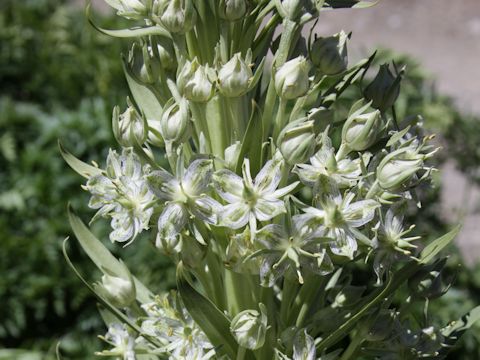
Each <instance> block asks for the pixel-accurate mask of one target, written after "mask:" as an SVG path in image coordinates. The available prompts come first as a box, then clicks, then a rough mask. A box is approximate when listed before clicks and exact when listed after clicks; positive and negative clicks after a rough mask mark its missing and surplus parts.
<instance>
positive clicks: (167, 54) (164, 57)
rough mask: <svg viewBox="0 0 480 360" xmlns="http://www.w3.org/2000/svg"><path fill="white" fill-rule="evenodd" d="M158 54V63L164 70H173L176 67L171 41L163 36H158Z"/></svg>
mask: <svg viewBox="0 0 480 360" xmlns="http://www.w3.org/2000/svg"><path fill="white" fill-rule="evenodd" d="M157 51H158V56H159V58H160V64H161V65H162V67H163V68H164V69H165V70H167V71H168V70H175V69H176V68H177V58H176V57H175V50H174V49H173V44H172V42H171V41H166V40H165V39H164V38H163V37H159V40H158V43H157Z"/></svg>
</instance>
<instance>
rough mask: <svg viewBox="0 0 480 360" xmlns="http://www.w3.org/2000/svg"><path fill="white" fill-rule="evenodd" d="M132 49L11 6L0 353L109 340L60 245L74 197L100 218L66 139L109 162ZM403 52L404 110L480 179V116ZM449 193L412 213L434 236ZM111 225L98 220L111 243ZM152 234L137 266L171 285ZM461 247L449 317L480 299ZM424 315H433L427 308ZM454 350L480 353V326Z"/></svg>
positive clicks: (56, 14)
mask: <svg viewBox="0 0 480 360" xmlns="http://www.w3.org/2000/svg"><path fill="white" fill-rule="evenodd" d="M119 21H120V20H119V19H118V18H117V17H106V18H104V19H103V20H102V24H105V25H106V26H109V27H111V28H114V27H119V23H118V22H119ZM122 46H123V44H122V43H121V42H119V41H118V40H117V39H110V38H107V37H105V36H103V35H100V34H98V33H96V32H95V31H94V30H93V29H92V28H91V27H90V26H89V25H88V23H87V22H86V20H85V17H84V16H83V14H82V12H81V11H79V10H78V9H76V8H72V7H70V6H68V4H67V2H66V1H62V0H24V1H15V0H3V1H2V2H1V3H0V180H1V181H0V214H1V215H0V246H1V251H0V303H1V304H2V306H1V307H0V349H1V348H23V349H29V350H38V351H41V352H43V353H47V352H48V353H50V354H53V353H54V350H55V346H56V343H57V342H58V340H62V342H61V344H62V350H63V353H65V354H67V356H68V357H69V358H78V359H83V358H89V357H91V354H92V352H93V351H94V350H96V349H98V348H99V346H98V344H97V343H96V334H99V333H103V331H104V329H103V326H102V322H101V320H100V318H99V316H98V313H97V312H96V306H95V301H94V300H93V298H92V297H91V296H90V294H88V292H87V290H86V289H84V288H83V287H82V286H80V284H79V282H78V281H77V279H76V278H75V277H74V276H73V274H72V273H71V272H70V270H69V269H68V268H67V267H66V266H65V262H64V259H63V257H62V255H61V251H60V248H61V241H62V240H63V238H64V237H65V236H67V235H68V234H69V233H70V229H69V227H68V225H67V223H66V215H65V209H66V204H67V201H72V202H73V203H74V206H75V208H76V209H79V210H80V211H79V212H80V213H82V212H83V213H84V214H88V213H90V212H89V210H87V208H86V204H87V202H88V197H87V194H86V193H83V192H82V190H81V189H80V186H79V184H80V183H81V181H82V180H81V179H80V178H79V177H78V176H76V175H75V174H74V173H73V171H71V170H70V169H69V168H68V167H67V166H66V165H65V164H64V162H63V160H62V159H61V157H60V155H59V152H58V147H57V140H58V139H61V141H62V143H63V144H64V145H65V146H66V147H67V148H68V149H69V150H70V151H71V152H73V153H74V154H75V155H76V156H78V157H79V158H82V159H84V160H93V159H96V160H98V161H104V159H105V157H106V153H107V150H108V148H109V147H110V146H112V144H113V142H112V133H111V129H110V116H111V110H112V108H113V106H114V105H115V104H117V103H118V104H122V105H124V104H125V96H126V95H127V93H128V92H127V88H126V84H125V82H124V76H123V72H122V69H121V63H120V61H119V56H120V55H119V54H120V53H121V51H122V50H125V49H123V48H122ZM391 58H395V61H396V64H397V67H399V68H400V67H401V66H402V65H404V64H405V65H407V73H406V74H407V75H406V77H405V79H404V81H403V82H402V92H401V95H400V99H399V104H400V105H399V106H398V108H397V109H396V110H397V112H398V113H399V117H400V118H403V117H405V116H408V115H415V114H423V116H424V121H425V125H426V127H427V128H428V129H429V131H432V132H436V133H437V134H439V135H440V136H439V138H440V140H439V141H440V143H441V144H442V146H443V147H444V149H445V150H444V151H442V154H443V158H441V159H440V160H439V161H440V162H441V161H444V160H445V159H453V160H454V161H455V163H456V164H457V166H458V168H459V169H460V170H461V171H462V172H463V173H464V174H465V175H467V176H468V177H469V178H470V179H471V180H472V181H474V182H477V183H480V171H479V165H480V150H479V148H478V146H477V144H478V143H480V133H479V132H478V130H476V129H478V128H479V122H480V120H479V119H477V118H474V117H470V116H465V115H463V114H462V113H461V112H460V111H459V110H458V109H456V108H455V106H454V103H453V101H452V99H450V98H448V97H445V96H442V95H440V94H438V93H437V92H436V91H435V88H434V86H433V81H432V79H430V78H429V77H428V76H427V75H426V74H425V73H424V72H423V71H422V69H421V67H420V66H418V65H417V64H416V63H415V62H413V61H412V60H411V59H409V58H407V57H399V56H397V55H395V56H394V55H393V54H392V53H390V52H388V51H383V52H381V53H380V54H379V56H378V57H377V60H376V61H377V62H378V63H383V62H387V61H389V59H391ZM373 75H374V74H372V76H373ZM365 82H368V79H366V80H365ZM347 96H348V94H347ZM438 165H440V164H438ZM440 190H441V183H440V180H439V179H438V182H437V184H436V187H435V188H434V189H426V190H425V192H424V193H422V194H420V196H421V198H422V199H423V205H424V206H423V207H422V208H421V209H411V213H410V214H409V216H415V217H417V219H416V221H415V222H416V223H420V224H422V226H421V228H420V229H419V231H420V232H421V233H423V234H429V235H431V236H432V237H433V236H435V235H438V234H440V233H443V232H445V229H446V228H447V227H448V224H447V223H446V221H445V219H443V218H442V215H441V213H440V196H439V194H440ZM106 226H108V224H106V223H102V222H99V223H97V224H95V225H94V227H95V233H96V234H98V235H99V236H100V237H101V238H104V239H107V237H106V236H102V234H106V228H105V227H106ZM143 240H144V241H136V242H135V243H134V244H132V245H131V246H129V247H128V248H127V249H126V252H127V253H126V254H125V257H124V258H125V259H127V262H128V260H130V261H129V264H128V265H129V268H130V269H131V270H132V272H134V273H135V274H136V275H137V276H138V277H140V278H142V279H145V282H146V283H148V284H154V286H157V289H164V288H168V287H170V286H171V285H172V280H173V274H172V272H171V271H170V269H169V267H168V264H167V263H166V262H165V261H164V260H163V258H162V257H160V256H158V255H157V253H156V252H155V251H152V249H153V246H152V245H151V244H150V243H149V242H150V239H143ZM74 244H75V242H71V244H70V245H71V246H74ZM72 251H73V252H72V258H73V259H75V261H76V264H77V265H78V266H79V268H80V269H81V270H82V271H83V272H84V273H85V274H88V275H87V276H89V278H90V279H92V281H94V280H95V279H98V277H96V276H98V275H97V274H95V273H90V270H91V269H92V268H93V267H92V266H90V263H89V260H87V259H86V257H85V256H83V255H82V254H81V252H80V251H79V249H75V248H74V249H72ZM451 251H452V252H453V254H454V255H452V256H451V258H450V260H449V263H450V264H451V265H450V267H449V272H450V275H451V276H452V277H453V276H455V277H456V280H455V282H454V285H453V287H452V289H451V290H450V291H449V292H448V293H447V295H445V296H444V297H443V298H442V299H441V300H440V301H437V303H435V304H433V305H432V307H431V309H430V315H431V316H432V317H433V318H434V319H435V320H436V321H438V322H439V323H442V324H443V323H445V322H447V321H448V319H451V318H456V317H459V316H460V315H462V314H463V313H464V312H466V311H467V310H468V309H470V308H472V307H474V305H476V304H479V303H480V266H476V267H473V268H468V267H466V266H464V265H461V266H460V267H459V266H458V265H457V264H458V263H462V259H461V257H460V256H459V253H458V251H457V250H456V249H451ZM413 311H416V312H418V313H419V314H421V312H422V311H423V309H413ZM13 358H15V359H19V358H21V354H20V353H19V352H17V353H15V354H13V353H12V352H11V351H10V352H7V351H6V350H0V359H13ZM450 358H451V359H478V358H480V328H479V327H478V326H477V327H476V328H474V329H473V331H471V332H470V333H468V334H467V335H466V336H465V337H464V339H463V341H462V342H461V344H460V346H459V348H458V349H456V351H455V352H454V353H453V354H452V355H451V356H450ZM30 359H34V358H30Z"/></svg>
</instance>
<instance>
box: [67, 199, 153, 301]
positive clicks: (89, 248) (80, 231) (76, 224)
mask: <svg viewBox="0 0 480 360" xmlns="http://www.w3.org/2000/svg"><path fill="white" fill-rule="evenodd" d="M68 219H69V221H70V226H71V227H72V230H73V233H74V234H75V236H76V238H77V240H78V242H79V243H80V245H81V246H82V248H83V250H84V251H85V252H86V253H87V255H88V257H89V258H90V259H91V260H92V261H93V262H94V263H95V265H96V266H97V267H98V268H99V269H100V270H101V271H102V272H105V269H108V270H109V271H110V272H112V273H113V274H116V275H117V276H121V275H122V274H123V273H124V271H123V268H122V265H121V264H120V261H118V260H117V259H116V258H115V257H114V256H113V255H112V254H111V253H110V251H109V250H108V249H107V248H106V247H105V246H104V245H103V244H102V243H101V242H100V240H98V239H97V238H96V237H95V236H94V235H93V234H92V233H91V232H90V230H89V229H88V227H87V226H85V224H84V223H83V222H82V220H80V218H79V217H78V216H77V215H75V213H74V212H73V210H72V209H71V208H70V206H69V207H68ZM133 280H134V282H135V289H136V291H137V300H138V301H140V302H141V303H147V302H150V301H152V298H153V294H152V293H151V292H150V290H148V289H147V288H146V287H145V285H143V283H141V282H140V281H139V280H138V279H137V278H136V277H133Z"/></svg>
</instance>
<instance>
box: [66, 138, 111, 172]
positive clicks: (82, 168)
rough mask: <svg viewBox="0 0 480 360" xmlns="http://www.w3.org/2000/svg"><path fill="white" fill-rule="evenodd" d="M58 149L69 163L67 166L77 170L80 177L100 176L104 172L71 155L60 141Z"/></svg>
mask: <svg viewBox="0 0 480 360" xmlns="http://www.w3.org/2000/svg"><path fill="white" fill-rule="evenodd" d="M58 148H59V149H60V154H61V155H62V157H63V159H64V160H65V161H66V162H67V164H68V165H69V166H70V167H71V168H72V169H73V170H75V171H76V172H77V173H78V174H79V175H81V176H83V177H85V178H87V179H88V178H89V177H91V176H94V175H100V174H101V173H102V170H101V169H99V168H97V167H95V166H92V165H89V164H87V163H85V162H83V161H81V160H79V159H77V158H76V157H75V156H73V155H72V154H70V153H69V152H68V151H67V150H66V149H65V148H64V147H63V145H62V143H61V142H60V141H58Z"/></svg>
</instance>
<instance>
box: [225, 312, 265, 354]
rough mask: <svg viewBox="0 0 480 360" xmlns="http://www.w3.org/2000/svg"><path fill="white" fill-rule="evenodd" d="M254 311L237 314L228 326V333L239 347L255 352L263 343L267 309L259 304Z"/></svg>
mask: <svg viewBox="0 0 480 360" xmlns="http://www.w3.org/2000/svg"><path fill="white" fill-rule="evenodd" d="M259 308H260V313H259V312H258V311H256V310H245V311H242V312H240V313H238V314H237V316H235V317H234V318H233V320H232V322H231V324H230V331H231V333H232V335H233V337H234V338H235V340H236V341H237V342H238V344H239V345H240V346H243V347H244V348H247V349H250V350H256V349H259V348H261V347H262V346H263V344H264V343H265V334H266V332H267V309H266V308H265V306H264V305H263V304H261V303H260V304H259Z"/></svg>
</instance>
